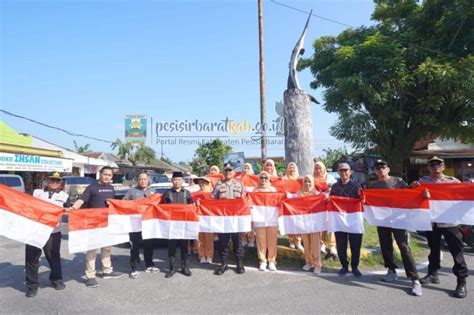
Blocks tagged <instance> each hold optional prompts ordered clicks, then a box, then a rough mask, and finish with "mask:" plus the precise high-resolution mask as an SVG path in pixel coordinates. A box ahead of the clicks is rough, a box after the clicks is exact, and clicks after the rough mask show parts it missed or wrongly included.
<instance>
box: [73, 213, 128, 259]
mask: <svg viewBox="0 0 474 315" xmlns="http://www.w3.org/2000/svg"><path fill="white" fill-rule="evenodd" d="M108 217H109V209H107V208H90V209H76V210H72V211H70V212H69V252H70V253H80V252H85V251H88V250H93V249H97V248H102V247H106V246H112V245H116V244H121V243H126V242H128V241H129V236H128V234H110V233H109V229H108Z"/></svg>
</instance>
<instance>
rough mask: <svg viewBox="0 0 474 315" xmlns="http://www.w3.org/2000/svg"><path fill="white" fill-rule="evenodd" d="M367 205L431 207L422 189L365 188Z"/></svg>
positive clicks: (364, 194)
mask: <svg viewBox="0 0 474 315" xmlns="http://www.w3.org/2000/svg"><path fill="white" fill-rule="evenodd" d="M362 194H363V196H364V197H365V205H368V206H375V207H386V208H397V209H429V208H430V205H429V200H428V199H425V198H424V197H423V192H422V190H421V189H364V190H362Z"/></svg>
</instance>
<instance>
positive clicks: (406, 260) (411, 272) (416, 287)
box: [369, 160, 422, 296]
mask: <svg viewBox="0 0 474 315" xmlns="http://www.w3.org/2000/svg"><path fill="white" fill-rule="evenodd" d="M374 170H375V175H377V178H378V180H377V181H375V182H373V183H372V184H371V185H370V187H369V188H372V189H394V188H407V187H408V184H407V183H406V182H405V181H404V180H403V179H401V178H400V177H394V176H390V175H389V174H390V167H389V166H388V164H387V162H385V161H384V160H377V161H376V162H375V166H374ZM377 234H378V236H379V242H380V249H381V250H382V256H383V260H384V264H385V267H387V268H388V271H387V274H386V275H385V277H384V278H383V281H385V282H392V281H395V280H397V279H398V276H397V271H396V268H397V265H396V264H395V262H394V260H393V239H392V235H393V238H395V241H396V242H397V245H398V248H399V249H400V253H401V256H402V261H403V266H404V267H405V273H406V275H407V277H408V278H409V279H410V280H411V281H412V291H411V292H412V294H413V295H415V296H421V295H422V290H421V283H420V278H419V277H418V272H417V270H416V264H415V260H414V259H413V256H412V254H411V252H410V245H409V244H408V231H407V230H404V229H395V228H390V227H385V226H377Z"/></svg>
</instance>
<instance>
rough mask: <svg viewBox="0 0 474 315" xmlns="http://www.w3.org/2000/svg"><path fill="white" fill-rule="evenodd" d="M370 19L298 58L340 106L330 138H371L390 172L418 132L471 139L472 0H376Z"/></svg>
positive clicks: (330, 107) (330, 104)
mask: <svg viewBox="0 0 474 315" xmlns="http://www.w3.org/2000/svg"><path fill="white" fill-rule="evenodd" d="M375 2H376V8H375V11H374V13H373V15H372V19H373V20H374V21H376V24H375V25H374V26H371V27H360V28H357V29H352V28H351V29H347V30H345V31H343V32H342V33H341V34H339V35H338V36H336V37H332V36H325V37H321V38H319V39H317V40H316V41H315V42H314V44H313V47H314V55H313V56H312V57H311V58H309V59H305V60H303V61H302V63H301V64H300V68H305V67H309V68H310V69H311V72H312V73H313V75H314V76H315V79H316V80H315V81H313V82H312V83H311V87H312V88H314V89H316V88H319V87H324V88H325V91H324V98H325V101H326V103H325V104H324V109H325V110H326V111H328V112H333V113H338V115H339V120H338V122H337V123H336V124H335V125H334V126H333V127H332V128H331V133H332V135H334V136H335V137H336V138H338V139H340V140H344V141H347V142H351V143H352V144H353V146H354V147H355V148H356V149H362V148H367V147H368V146H369V145H372V144H376V148H377V150H378V152H379V153H380V154H381V156H383V157H384V158H386V159H387V160H388V162H389V163H390V164H391V168H392V169H393V170H394V171H396V172H398V173H399V172H401V171H402V161H403V160H405V159H406V158H408V157H409V155H410V152H411V150H412V148H413V146H414V144H415V142H416V141H417V140H420V139H422V138H424V137H428V136H440V137H443V138H446V137H453V138H458V139H463V140H468V141H469V140H470V141H472V140H474V105H473V100H474V54H473V51H474V50H473V48H474V10H473V6H472V5H473V2H472V0H457V1H455V0H431V1H423V2H422V3H421V4H418V3H417V2H418V1H415V0H406V1H394V0H377V1H375Z"/></svg>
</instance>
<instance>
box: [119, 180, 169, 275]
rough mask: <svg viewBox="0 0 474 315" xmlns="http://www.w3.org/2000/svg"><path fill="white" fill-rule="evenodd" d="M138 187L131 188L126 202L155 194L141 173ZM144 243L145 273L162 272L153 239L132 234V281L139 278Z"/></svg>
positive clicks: (125, 198)
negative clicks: (154, 256)
mask: <svg viewBox="0 0 474 315" xmlns="http://www.w3.org/2000/svg"><path fill="white" fill-rule="evenodd" d="M137 181H138V185H137V186H136V187H133V188H130V189H129V190H128V191H127V193H126V194H125V196H124V197H123V199H124V200H139V199H144V198H147V197H149V196H151V195H153V194H154V191H153V189H151V188H149V187H148V183H149V180H148V174H147V173H146V172H141V173H139V174H138V177H137ZM142 243H143V256H144V257H145V268H146V269H145V272H150V273H155V272H160V269H159V268H158V267H157V266H155V264H154V263H153V239H148V240H143V239H142V232H131V233H130V268H131V271H130V279H136V278H137V277H138V276H139V273H138V271H137V268H138V266H139V265H140V246H141V244H142Z"/></svg>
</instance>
